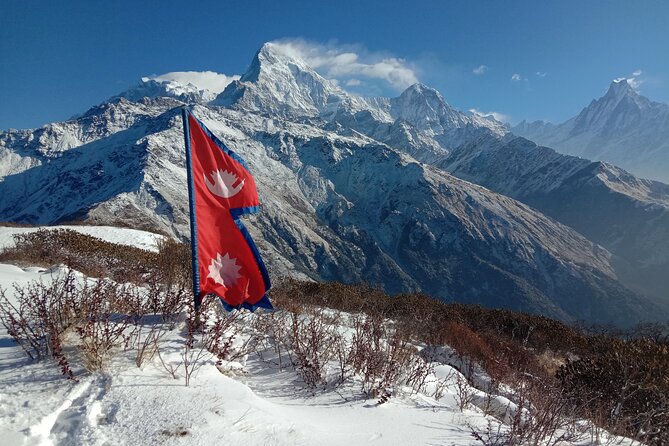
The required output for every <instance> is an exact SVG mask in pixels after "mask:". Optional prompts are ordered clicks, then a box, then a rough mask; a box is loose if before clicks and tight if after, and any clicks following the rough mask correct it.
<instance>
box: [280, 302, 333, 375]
mask: <svg viewBox="0 0 669 446" xmlns="http://www.w3.org/2000/svg"><path fill="white" fill-rule="evenodd" d="M329 322H331V321H327V320H326V318H325V317H324V315H323V310H322V309H312V312H311V313H309V314H306V315H305V314H298V313H290V321H289V327H288V331H287V333H286V334H287V336H288V337H287V342H286V345H287V347H288V348H290V350H291V351H292V353H293V359H294V366H295V369H296V371H297V373H298V374H299V375H300V377H301V378H302V379H303V380H304V382H305V384H307V386H308V387H311V388H316V387H318V386H319V385H322V384H325V383H326V372H327V368H326V367H327V364H328V362H329V361H330V360H331V359H333V358H334V357H335V355H336V353H337V345H338V344H340V343H341V336H340V335H339V333H338V332H337V329H336V327H335V326H334V325H332V324H331V323H329Z"/></svg>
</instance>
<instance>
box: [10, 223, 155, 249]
mask: <svg viewBox="0 0 669 446" xmlns="http://www.w3.org/2000/svg"><path fill="white" fill-rule="evenodd" d="M40 229H46V230H57V229H70V230H72V231H77V232H80V233H82V234H86V235H90V236H93V237H97V238H99V239H102V240H104V241H106V242H110V243H116V244H119V245H126V246H134V247H136V248H141V249H146V250H148V251H158V246H157V244H158V240H161V239H162V238H163V236H162V235H158V234H154V233H152V232H146V231H140V230H137V229H128V228H116V227H113V226H79V225H63V226H39V227H32V228H15V227H7V226H0V249H5V248H8V247H10V246H13V245H14V239H13V235H14V234H26V233H30V232H36V231H38V230H40Z"/></svg>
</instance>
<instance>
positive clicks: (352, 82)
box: [346, 79, 362, 87]
mask: <svg viewBox="0 0 669 446" xmlns="http://www.w3.org/2000/svg"><path fill="white" fill-rule="evenodd" d="M360 84H362V81H361V80H360V79H349V80H347V81H346V86H347V87H357V86H358V85H360Z"/></svg>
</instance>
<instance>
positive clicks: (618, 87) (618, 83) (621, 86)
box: [604, 78, 639, 99]
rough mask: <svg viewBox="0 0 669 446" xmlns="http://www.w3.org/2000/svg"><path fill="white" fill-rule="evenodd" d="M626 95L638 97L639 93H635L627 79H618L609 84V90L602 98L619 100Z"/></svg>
mask: <svg viewBox="0 0 669 446" xmlns="http://www.w3.org/2000/svg"><path fill="white" fill-rule="evenodd" d="M628 95H632V96H639V93H637V92H636V90H635V89H634V87H632V84H630V81H629V79H624V78H620V79H615V80H614V81H612V82H611V85H609V89H608V91H607V92H606V94H605V95H604V97H605V98H615V99H621V98H623V97H624V96H628Z"/></svg>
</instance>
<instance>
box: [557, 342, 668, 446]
mask: <svg viewBox="0 0 669 446" xmlns="http://www.w3.org/2000/svg"><path fill="white" fill-rule="evenodd" d="M593 345H595V346H596V350H595V352H593V354H591V355H590V356H589V357H587V358H581V359H576V360H573V361H569V362H567V363H566V364H565V365H564V366H562V367H561V368H560V370H559V371H558V378H559V380H560V383H561V385H562V387H563V388H564V389H565V392H566V395H567V397H568V399H569V401H570V402H571V404H572V406H573V408H574V410H575V411H576V412H577V413H578V414H579V415H580V416H583V417H587V418H589V419H592V420H594V421H595V422H596V423H598V424H599V425H600V426H603V427H605V428H606V429H608V430H610V431H612V432H615V433H616V434H620V435H625V436H629V437H631V438H635V439H637V440H639V441H642V442H644V443H646V444H651V445H664V444H669V374H667V370H669V345H668V344H667V343H664V342H658V341H656V340H654V339H647V338H642V339H634V340H621V339H612V338H606V337H599V338H596V339H594V340H593ZM586 402H587V404H584V403H586Z"/></svg>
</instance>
